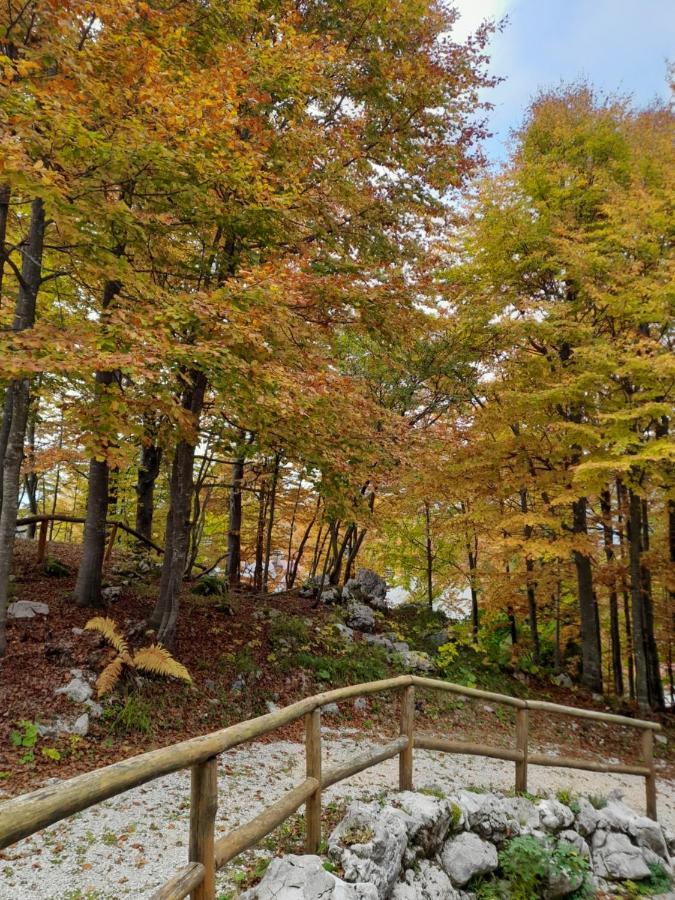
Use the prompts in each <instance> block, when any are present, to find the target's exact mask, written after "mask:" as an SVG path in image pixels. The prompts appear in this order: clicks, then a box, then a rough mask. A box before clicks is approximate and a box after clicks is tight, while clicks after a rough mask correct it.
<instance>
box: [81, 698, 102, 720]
mask: <svg viewBox="0 0 675 900" xmlns="http://www.w3.org/2000/svg"><path fill="white" fill-rule="evenodd" d="M84 705H85V706H86V707H87V709H88V710H89V715H90V717H91V718H92V719H100V718H101V716H102V715H103V707H102V706H101V704H100V703H96V701H95V700H85V702H84Z"/></svg>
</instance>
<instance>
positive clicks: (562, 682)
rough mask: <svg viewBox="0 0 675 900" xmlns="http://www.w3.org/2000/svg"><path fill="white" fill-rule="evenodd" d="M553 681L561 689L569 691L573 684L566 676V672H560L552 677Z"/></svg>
mask: <svg viewBox="0 0 675 900" xmlns="http://www.w3.org/2000/svg"><path fill="white" fill-rule="evenodd" d="M553 681H554V682H555V683H556V684H557V685H558V686H559V687H562V688H568V689H571V688H573V687H574V682H573V681H572V679H571V678H570V676H569V675H568V674H567V672H560V673H559V674H558V675H554V676H553Z"/></svg>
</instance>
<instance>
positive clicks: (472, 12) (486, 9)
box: [453, 0, 511, 41]
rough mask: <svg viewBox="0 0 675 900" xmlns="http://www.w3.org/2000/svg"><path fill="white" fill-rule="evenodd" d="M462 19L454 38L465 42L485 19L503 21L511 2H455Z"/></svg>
mask: <svg viewBox="0 0 675 900" xmlns="http://www.w3.org/2000/svg"><path fill="white" fill-rule="evenodd" d="M453 6H455V8H456V9H457V11H458V12H459V14H460V19H459V21H458V22H457V25H456V26H455V28H454V29H453V37H455V38H456V39H457V40H460V41H463V40H464V39H465V38H467V37H468V36H469V35H470V34H471V33H472V32H473V31H475V30H476V28H478V26H479V25H480V24H481V22H484V21H485V19H501V18H502V16H504V14H505V13H507V12H508V9H509V6H511V0H454V2H453Z"/></svg>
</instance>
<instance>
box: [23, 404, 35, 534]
mask: <svg viewBox="0 0 675 900" xmlns="http://www.w3.org/2000/svg"><path fill="white" fill-rule="evenodd" d="M36 403H37V399H36V397H33V402H32V403H31V404H30V407H32V408H31V409H30V412H29V415H28V424H27V429H26V445H27V448H28V452H27V454H26V456H27V462H28V468H29V471H28V472H26V474H25V475H24V485H25V488H26V497H27V498H28V507H29V509H30V511H31V515H33V516H36V515H37V514H38V502H37V492H38V476H37V473H36V472H35V471H34V467H35V420H36V419H37V408H36ZM35 533H36V525H35V522H31V524H30V525H29V526H28V528H27V529H26V537H27V538H29V539H30V540H32V539H33V538H34V537H35Z"/></svg>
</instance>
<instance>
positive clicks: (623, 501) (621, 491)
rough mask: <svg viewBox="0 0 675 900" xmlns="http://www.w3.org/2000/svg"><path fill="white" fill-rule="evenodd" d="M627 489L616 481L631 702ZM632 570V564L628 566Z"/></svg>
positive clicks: (631, 659)
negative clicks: (627, 576) (626, 522)
mask: <svg viewBox="0 0 675 900" xmlns="http://www.w3.org/2000/svg"><path fill="white" fill-rule="evenodd" d="M627 502H628V501H627V495H626V488H625V486H624V484H623V483H622V482H621V480H620V479H618V478H617V480H616V508H617V522H618V526H619V548H620V551H621V563H622V569H623V571H622V574H621V593H622V597H623V624H624V632H625V635H626V663H627V666H628V696H629V697H630V699H631V700H635V661H634V658H633V628H632V625H631V614H630V595H629V593H628V585H627V582H626V576H625V570H626V561H625V560H626V536H625V534H624V524H623V523H624V521H625V517H626V512H627V510H626V505H627ZM628 566H629V568H630V562H629V564H628Z"/></svg>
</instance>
